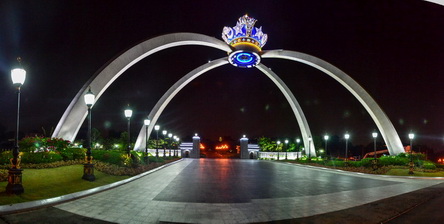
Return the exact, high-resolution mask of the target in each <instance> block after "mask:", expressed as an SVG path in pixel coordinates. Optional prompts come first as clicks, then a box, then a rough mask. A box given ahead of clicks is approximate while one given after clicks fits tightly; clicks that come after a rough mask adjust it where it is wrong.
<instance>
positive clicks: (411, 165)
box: [409, 133, 415, 174]
mask: <svg viewBox="0 0 444 224" xmlns="http://www.w3.org/2000/svg"><path fill="white" fill-rule="evenodd" d="M414 138H415V134H413V133H410V134H409V139H410V164H409V174H414V172H413V168H414V167H415V164H414V163H413V144H412V143H413V139H414Z"/></svg>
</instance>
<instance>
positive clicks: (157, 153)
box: [154, 125, 160, 159]
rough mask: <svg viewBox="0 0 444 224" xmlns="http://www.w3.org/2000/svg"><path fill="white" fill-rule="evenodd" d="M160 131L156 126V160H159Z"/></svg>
mask: <svg viewBox="0 0 444 224" xmlns="http://www.w3.org/2000/svg"><path fill="white" fill-rule="evenodd" d="M159 129H160V126H159V125H156V126H154V130H156V159H157V158H159Z"/></svg>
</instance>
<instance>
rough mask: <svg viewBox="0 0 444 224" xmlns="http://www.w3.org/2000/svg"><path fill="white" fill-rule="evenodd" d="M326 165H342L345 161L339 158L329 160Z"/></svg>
mask: <svg viewBox="0 0 444 224" xmlns="http://www.w3.org/2000/svg"><path fill="white" fill-rule="evenodd" d="M326 165H327V166H333V167H344V166H345V162H344V161H340V160H330V161H328V162H327V164H326Z"/></svg>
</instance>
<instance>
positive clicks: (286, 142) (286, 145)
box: [284, 139, 288, 160]
mask: <svg viewBox="0 0 444 224" xmlns="http://www.w3.org/2000/svg"><path fill="white" fill-rule="evenodd" d="M284 142H285V160H288V157H287V151H288V139H285V141H284Z"/></svg>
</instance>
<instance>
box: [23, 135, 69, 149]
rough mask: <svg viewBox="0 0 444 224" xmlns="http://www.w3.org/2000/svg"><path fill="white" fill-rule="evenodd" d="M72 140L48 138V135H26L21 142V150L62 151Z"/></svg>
mask: <svg viewBox="0 0 444 224" xmlns="http://www.w3.org/2000/svg"><path fill="white" fill-rule="evenodd" d="M69 144H70V142H69V141H67V140H63V139H61V138H47V137H39V136H34V137H25V138H23V139H22V140H20V142H19V146H20V151H22V152H35V151H38V150H43V151H55V150H57V151H61V150H64V149H66V148H68V146H69Z"/></svg>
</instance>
